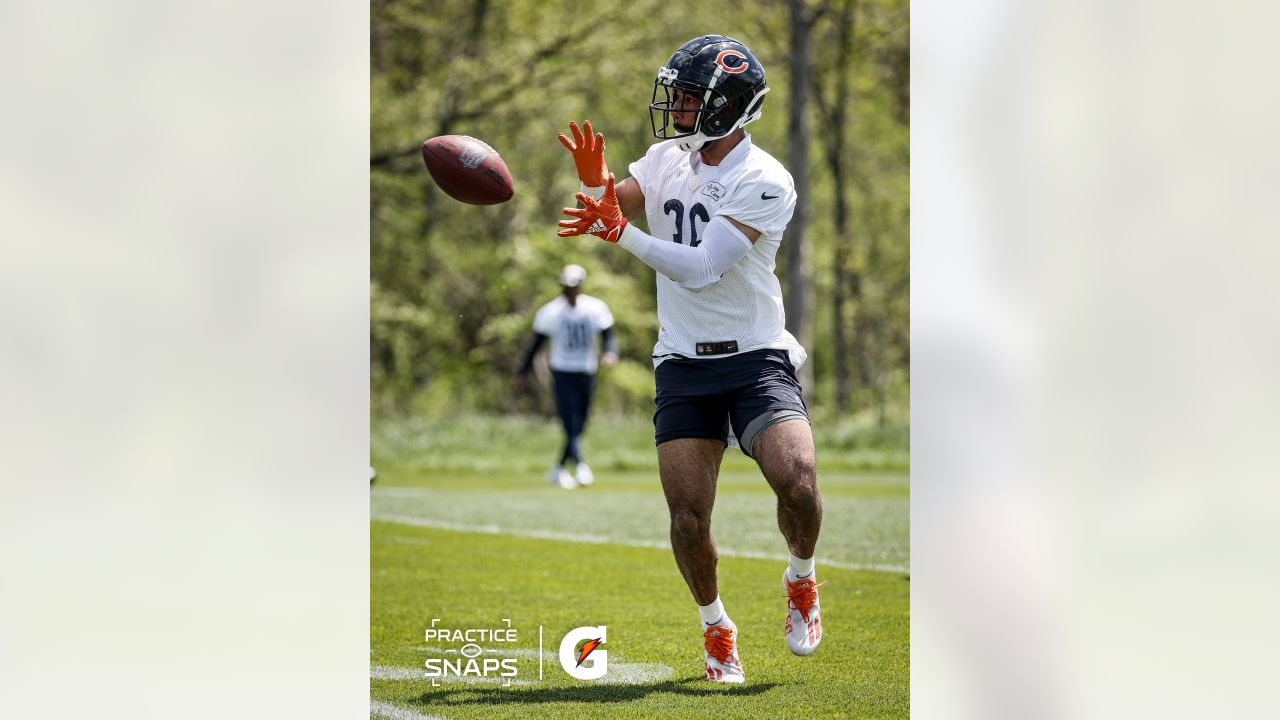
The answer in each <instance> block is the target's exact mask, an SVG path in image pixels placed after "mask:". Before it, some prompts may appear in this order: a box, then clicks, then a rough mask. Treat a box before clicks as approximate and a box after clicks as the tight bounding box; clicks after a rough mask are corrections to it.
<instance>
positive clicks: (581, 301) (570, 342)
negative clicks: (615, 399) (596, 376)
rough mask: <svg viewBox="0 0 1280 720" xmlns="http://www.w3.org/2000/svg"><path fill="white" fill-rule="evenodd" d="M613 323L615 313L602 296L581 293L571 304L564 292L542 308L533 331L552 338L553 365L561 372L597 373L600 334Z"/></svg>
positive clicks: (535, 320) (539, 310)
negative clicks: (575, 301)
mask: <svg viewBox="0 0 1280 720" xmlns="http://www.w3.org/2000/svg"><path fill="white" fill-rule="evenodd" d="M610 327H613V313H611V312H609V306H608V305H606V304H605V303H604V301H603V300H601V299H599V298H594V297H591V296H590V295H582V294H579V295H578V301H577V304H576V305H570V304H569V299H568V298H566V297H565V296H564V295H560V296H558V297H557V298H556V299H555V300H552V301H551V302H549V303H547V304H546V305H543V306H542V307H540V308H538V314H537V315H535V316H534V317H533V331H534V332H536V333H538V334H539V335H546V336H547V337H549V338H551V358H550V362H549V364H550V366H551V369H552V370H555V371H558V372H579V373H582V372H584V373H595V371H596V368H597V367H598V359H597V357H596V338H597V337H598V336H599V335H600V333H601V332H602V331H604V330H605V329H606V328H610Z"/></svg>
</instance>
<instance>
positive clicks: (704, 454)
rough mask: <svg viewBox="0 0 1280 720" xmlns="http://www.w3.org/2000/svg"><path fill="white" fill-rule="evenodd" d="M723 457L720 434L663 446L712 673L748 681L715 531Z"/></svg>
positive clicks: (669, 493)
mask: <svg viewBox="0 0 1280 720" xmlns="http://www.w3.org/2000/svg"><path fill="white" fill-rule="evenodd" d="M723 457H724V445H723V444H721V443H720V442H717V441H715V440H703V439H699V438H681V439H677V440H668V441H667V442H664V443H662V444H661V445H659V446H658V471H659V474H660V475H661V477H662V492H663V494H665V495H666V497H667V509H668V510H669V511H670V512H671V549H672V551H673V552H674V553H675V556H676V565H678V566H679V567H680V573H681V574H682V575H684V581H685V583H687V584H688V585H689V591H690V592H692V593H693V598H694V600H695V601H697V603H698V614H699V615H701V616H702V621H703V623H702V630H703V653H704V654H703V659H704V661H705V663H706V669H707V674H706V678H707V679H708V680H712V681H715V682H725V683H742V682H745V676H744V674H743V672H742V661H741V660H739V658H738V627H737V626H736V625H734V624H733V621H732V620H730V619H729V616H728V614H727V613H725V612H724V605H723V604H721V602H720V594H719V590H718V588H717V584H716V560H717V555H716V543H715V540H714V539H713V538H712V537H711V508H712V506H713V505H715V500H716V477H717V476H718V475H719V473H720V460H721V459H722V458H723Z"/></svg>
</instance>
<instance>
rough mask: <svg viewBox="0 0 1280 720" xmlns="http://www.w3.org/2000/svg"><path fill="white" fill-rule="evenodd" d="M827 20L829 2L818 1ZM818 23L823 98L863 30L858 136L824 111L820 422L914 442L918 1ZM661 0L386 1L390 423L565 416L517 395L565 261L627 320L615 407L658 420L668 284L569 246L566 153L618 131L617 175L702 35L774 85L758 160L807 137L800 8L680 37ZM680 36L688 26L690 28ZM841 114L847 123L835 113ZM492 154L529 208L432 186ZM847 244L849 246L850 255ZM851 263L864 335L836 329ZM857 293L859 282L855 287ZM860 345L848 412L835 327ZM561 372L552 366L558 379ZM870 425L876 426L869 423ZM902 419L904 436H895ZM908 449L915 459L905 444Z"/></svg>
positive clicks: (815, 148) (853, 327)
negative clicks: (446, 149) (457, 155)
mask: <svg viewBox="0 0 1280 720" xmlns="http://www.w3.org/2000/svg"><path fill="white" fill-rule="evenodd" d="M810 5H811V6H814V7H816V6H817V4H816V3H812V2H811V3H810ZM829 5H830V7H828V9H827V11H826V12H825V13H823V14H822V15H821V16H819V18H818V19H817V21H816V23H815V25H814V28H813V40H814V42H813V43H812V45H811V48H810V51H811V53H812V55H813V59H814V63H813V68H814V74H813V77H812V82H813V84H814V88H815V95H817V96H818V99H819V101H822V100H824V99H825V101H826V102H830V98H832V97H834V91H833V88H834V87H835V84H836V82H837V79H838V77H839V76H840V75H841V74H842V73H841V72H840V71H839V70H838V68H840V67H842V66H841V65H840V57H839V56H838V52H837V51H838V50H839V48H840V47H842V40H841V36H840V35H839V32H838V30H839V19H840V17H841V13H842V12H844V11H846V10H847V12H848V13H849V16H850V17H851V18H852V27H853V31H852V35H851V37H852V43H851V47H850V50H851V51H850V52H849V53H848V54H847V57H848V64H847V67H846V69H845V71H844V72H843V74H844V75H846V76H847V78H848V80H849V86H850V89H851V93H850V98H849V100H848V103H847V107H846V108H845V109H846V119H845V121H844V123H843V125H842V126H840V127H832V126H830V125H829V124H825V123H824V122H823V116H822V113H821V111H820V108H818V107H815V108H813V109H812V113H811V115H812V122H811V127H812V128H813V129H814V132H813V136H812V138H811V140H810V154H811V157H812V158H813V161H812V168H813V184H812V187H811V189H810V193H809V196H808V197H807V198H802V202H808V203H809V204H810V208H811V212H810V218H811V226H810V232H809V239H810V242H811V243H812V258H813V268H814V273H813V277H812V280H811V281H812V283H813V289H814V308H813V310H814V313H813V317H814V323H815V324H814V341H813V343H812V344H813V347H811V348H810V354H811V357H812V358H813V359H812V362H813V366H814V370H815V378H816V381H815V382H816V387H813V388H809V389H808V390H809V393H808V394H809V400H810V406H811V408H812V409H813V410H814V412H815V415H823V414H824V413H825V414H826V416H831V417H836V416H839V417H840V418H841V419H845V418H846V417H852V416H854V415H857V416H858V417H873V418H874V419H875V423H876V424H877V425H878V426H879V427H881V428H882V429H884V430H885V432H887V433H889V435H887V437H898V436H896V435H893V428H894V427H905V423H906V422H907V420H906V408H907V404H908V401H907V398H908V395H909V388H910V384H909V380H908V374H907V372H908V359H909V339H908V310H909V303H908V291H909V251H908V218H909V207H908V201H909V177H908V166H909V145H908V142H909V132H908V122H909V115H910V113H909V104H908V102H907V98H908V87H909V77H908V75H907V68H908V67H909V51H908V37H909V24H908V16H907V4H906V2H905V0H858V2H853V1H852V0H836V1H835V2H833V3H830V4H829ZM669 14H670V5H669V4H663V3H658V2H656V1H655V0H635V1H634V2H628V3H617V4H613V3H610V4H603V5H594V6H593V5H583V4H581V3H570V2H567V1H566V0H550V1H548V0H540V1H539V2H533V1H532V0H512V1H510V2H492V1H491V0H472V1H471V2H461V1H457V2H444V3H441V2H432V1H430V0H375V2H374V3H373V5H372V8H371V44H372V50H371V72H372V76H371V79H370V81H371V113H372V114H371V138H370V148H371V153H370V154H371V166H370V168H371V172H370V195H371V217H370V225H371V236H372V251H371V252H372V256H371V267H372V278H371V283H370V305H371V307H370V324H371V328H370V355H371V357H370V360H371V381H372V386H373V387H372V390H373V398H374V408H373V411H374V414H375V416H376V417H380V418H381V417H391V416H403V415H428V416H440V415H446V414H453V413H458V412H459V411H460V410H462V411H466V412H480V413H499V414H507V413H520V414H542V415H544V416H545V415H547V414H549V413H550V411H551V400H550V398H549V394H548V393H545V392H542V393H536V392H535V393H523V394H521V393H516V392H514V391H513V389H512V385H511V383H510V377H511V375H512V374H513V373H514V371H515V370H516V368H517V365H518V363H519V361H520V358H521V355H522V352H523V349H524V344H525V342H526V341H527V338H528V336H529V334H530V330H531V322H532V317H533V313H534V311H535V310H536V309H537V308H538V306H540V305H541V304H542V303H544V302H546V301H547V300H549V299H551V298H552V297H554V295H555V293H556V292H557V291H558V286H557V283H556V273H557V271H558V269H559V268H560V267H561V266H562V265H563V264H565V263H567V262H576V263H579V264H581V265H583V266H585V267H586V268H587V269H588V271H589V272H590V276H589V277H588V279H587V285H586V287H585V289H586V291H587V292H588V293H590V294H592V295H596V296H598V297H600V298H602V299H604V300H605V301H606V302H608V303H609V305H610V306H611V308H612V310H613V313H614V316H615V318H616V320H617V328H618V334H619V340H620V342H621V348H622V361H621V362H620V363H619V365H618V366H617V367H615V368H613V369H612V370H609V371H605V372H602V374H601V376H600V389H599V395H598V405H597V407H598V409H599V410H600V411H601V412H603V413H606V414H607V413H614V414H629V415H634V416H640V417H644V418H647V417H648V416H649V415H650V414H651V413H652V407H653V380H652V369H651V364H650V359H649V355H650V351H651V348H652V345H653V343H654V340H655V339H656V336H657V318H656V313H655V312H654V309H655V308H654V303H655V298H654V287H653V283H654V275H653V271H651V270H649V269H648V268H647V267H645V266H644V265H643V264H641V263H640V262H638V261H637V260H635V258H633V257H632V256H631V255H629V254H628V253H626V252H622V251H619V250H618V249H617V248H614V247H611V246H607V245H605V244H604V243H601V242H599V241H598V240H596V239H595V238H591V237H586V238H572V239H567V240H566V239H561V238H558V237H556V235H555V231H556V225H555V223H556V222H557V220H559V219H560V217H561V216H560V208H562V207H564V206H565V205H568V204H572V196H573V193H574V192H575V191H576V189H577V178H576V177H575V174H574V171H573V164H572V161H571V160H570V158H569V156H568V154H567V153H566V152H565V151H564V149H563V148H562V147H561V146H560V144H559V143H558V142H556V140H555V135H556V133H557V132H559V131H561V130H564V129H566V128H567V125H568V122H569V120H571V119H577V120H582V119H591V120H592V121H593V123H594V124H595V125H596V126H597V127H598V128H599V129H601V130H602V131H604V132H605V134H606V137H607V139H608V158H609V161H610V162H611V168H612V170H613V171H614V173H615V174H616V175H618V177H619V178H622V177H625V176H626V175H628V172H627V166H628V164H629V163H630V161H631V160H633V159H635V158H637V157H639V156H640V155H641V154H642V153H643V152H644V150H645V149H646V148H647V147H648V145H649V144H651V143H652V142H654V140H653V137H652V134H651V132H650V128H649V118H648V113H647V110H646V105H647V103H648V101H649V98H650V93H651V90H652V83H653V74H654V71H655V69H656V68H657V67H658V66H659V65H661V64H662V63H664V62H665V61H666V59H667V57H668V56H669V54H670V53H671V51H672V50H673V49H674V48H675V47H676V46H678V45H679V44H680V43H682V42H684V41H685V40H687V39H688V38H689V37H692V36H693V35H694V34H697V33H705V32H716V33H722V34H728V35H733V36H735V37H738V38H739V39H741V40H743V41H744V42H746V43H747V44H748V45H750V46H751V47H752V48H753V49H754V50H756V52H757V54H758V55H759V56H760V58H761V61H762V62H763V63H764V64H765V67H766V69H767V71H768V77H769V84H770V86H771V87H772V88H773V90H772V91H771V93H770V95H769V97H768V101H767V102H766V105H765V113H764V117H763V119H762V120H761V121H760V122H758V123H756V124H755V125H753V126H752V127H751V131H752V134H753V137H754V140H755V142H756V143H757V144H759V145H760V146H762V147H763V148H765V149H766V150H768V151H769V152H771V153H773V154H774V155H775V156H776V157H780V158H785V156H786V153H787V148H788V143H789V142H791V137H790V135H789V131H788V128H787V113H786V105H787V98H788V96H789V94H790V88H789V78H788V72H787V68H788V58H789V55H790V53H791V52H792V50H793V49H792V48H790V47H788V46H787V42H788V40H787V39H788V31H787V30H788V28H787V23H788V13H787V10H786V6H785V4H780V3H779V4H770V3H759V4H748V6H747V7H743V5H742V4H741V3H733V2H704V3H696V4H694V5H693V6H691V7H688V8H682V9H681V11H680V13H679V17H680V20H681V22H680V23H679V24H678V25H675V24H673V23H670V22H662V21H661V20H660V19H661V18H663V17H665V16H667V15H669ZM673 27H678V28H680V29H678V30H673ZM828 110H829V108H828ZM448 133H460V134H469V135H474V136H476V137H479V138H482V139H484V140H485V141H486V142H488V143H490V144H491V145H492V146H493V147H495V148H496V149H497V150H498V151H499V152H500V153H501V154H502V156H503V158H504V159H505V160H506V162H507V165H508V167H509V168H510V170H511V172H512V175H513V178H514V180H515V184H516V194H515V197H514V198H513V199H512V200H511V201H509V202H507V203H505V204H503V205H499V206H495V207H476V206H470V205H463V204H461V203H457V202H455V201H453V200H451V199H450V198H448V197H447V196H445V195H443V193H441V192H440V191H439V190H438V189H436V188H435V187H434V185H432V183H431V181H430V178H429V176H428V175H427V174H426V172H425V170H424V168H423V167H422V161H421V157H420V155H419V147H420V145H421V143H422V141H423V140H425V139H426V138H428V137H431V136H434V135H440V134H448ZM831 133H842V134H843V137H844V138H845V145H844V146H845V147H846V148H847V149H848V150H847V153H846V155H845V156H844V157H843V158H842V162H843V163H844V165H843V167H844V168H845V172H846V174H847V176H848V180H847V182H846V188H845V194H844V196H845V199H846V202H847V204H848V207H849V214H850V219H849V222H848V225H847V231H846V237H843V238H837V237H835V229H834V228H835V225H834V220H833V208H834V206H835V199H834V193H835V186H836V183H835V180H834V177H833V175H832V168H831V163H830V162H829V159H830V153H829V152H828V150H827V148H828V147H829V144H828V143H827V142H826V140H827V139H829V138H830V136H831ZM842 243H843V244H842ZM837 247H844V248H847V253H846V255H845V256H843V257H844V259H843V260H842V262H843V271H844V273H845V275H844V277H845V278H846V279H845V281H844V284H845V285H846V287H845V288H844V290H845V292H844V295H843V297H845V298H846V299H845V300H844V302H845V306H846V310H845V313H846V316H845V317H846V321H845V325H844V326H843V327H840V328H837V327H836V326H835V318H834V316H833V308H834V302H835V297H836V295H837V293H836V287H835V283H836V282H837V281H836V279H835V278H836V272H835V271H836V263H837V251H836V249H837ZM855 285H856V287H855ZM838 332H839V333H844V334H846V335H847V336H848V338H849V340H850V345H849V347H850V351H849V353H850V355H851V357H850V358H849V359H850V361H851V364H850V365H849V366H848V369H847V370H846V373H847V374H848V375H849V376H850V377H851V379H852V381H853V385H854V388H853V395H852V398H851V400H852V403H851V406H850V407H849V408H844V409H841V408H837V407H836V406H835V404H834V395H835V386H836V378H835V373H836V366H837V363H836V358H835V355H834V354H835V342H834V337H835V335H836V333H838ZM543 372H545V371H544V370H543ZM867 411H869V413H870V414H869V415H868V414H867ZM895 423H897V424H895ZM901 440H902V442H901V444H900V445H898V446H897V448H896V451H897V452H899V453H901V452H904V451H905V447H906V445H905V437H903V438H902V439H901Z"/></svg>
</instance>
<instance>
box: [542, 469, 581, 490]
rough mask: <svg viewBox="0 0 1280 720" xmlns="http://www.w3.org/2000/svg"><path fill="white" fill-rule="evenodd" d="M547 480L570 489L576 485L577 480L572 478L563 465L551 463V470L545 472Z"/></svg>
mask: <svg viewBox="0 0 1280 720" xmlns="http://www.w3.org/2000/svg"><path fill="white" fill-rule="evenodd" d="M547 482H549V483H551V484H552V485H559V486H560V487H562V488H564V489H565V490H572V489H574V488H576V487H578V482H577V481H576V480H574V479H573V476H572V475H570V474H569V471H568V470H565V469H564V466H563V465H552V466H551V470H550V471H548V472H547Z"/></svg>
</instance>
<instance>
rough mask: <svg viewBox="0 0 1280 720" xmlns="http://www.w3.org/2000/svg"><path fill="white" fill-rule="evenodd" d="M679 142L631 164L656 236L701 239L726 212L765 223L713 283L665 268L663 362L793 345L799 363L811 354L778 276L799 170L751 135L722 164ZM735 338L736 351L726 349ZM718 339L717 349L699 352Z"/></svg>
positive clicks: (751, 223)
mask: <svg viewBox="0 0 1280 720" xmlns="http://www.w3.org/2000/svg"><path fill="white" fill-rule="evenodd" d="M679 142H680V141H679V140H668V141H665V142H660V143H657V144H655V145H653V146H651V147H650V148H649V151H648V152H647V153H645V156H644V157H643V158H640V159H639V160H637V161H635V162H633V163H631V168H630V170H631V177H633V178H635V179H636V182H638V183H639V184H640V189H641V191H642V192H643V193H644V202H645V212H646V214H647V216H648V220H649V234H650V235H652V236H653V237H655V238H657V239H658V240H668V241H672V242H678V243H684V244H687V245H692V246H694V247H696V246H697V245H698V244H699V243H700V242H701V239H702V238H701V233H702V232H703V230H704V229H705V228H706V227H707V223H709V222H711V219H712V218H714V217H715V216H717V215H724V216H726V217H730V218H733V219H734V220H737V221H738V222H740V223H742V224H743V225H746V226H748V227H751V228H754V229H756V230H759V231H760V237H759V239H757V240H756V243H755V245H754V246H753V247H752V248H751V251H750V252H748V253H747V255H746V256H745V257H743V258H742V259H741V260H739V261H738V262H737V263H735V264H734V265H733V266H732V267H730V268H729V269H728V270H726V271H725V273H724V274H723V275H721V276H720V279H719V280H718V281H716V282H714V283H712V284H710V285H708V286H706V287H704V288H701V289H698V290H689V289H687V288H685V287H682V286H680V285H679V284H677V283H676V282H675V281H673V280H671V279H670V278H668V277H666V276H665V275H663V274H662V273H658V323H659V329H658V343H657V345H655V346H654V349H653V364H654V366H655V367H657V366H658V365H659V364H660V363H662V361H663V360H666V359H667V358H669V357H674V356H679V357H686V358H694V359H704V358H705V359H715V358H722V357H731V356H732V355H735V354H738V353H744V352H750V351H752V350H759V349H761V348H777V349H780V350H785V351H787V354H788V356H789V357H790V359H791V363H792V365H794V366H795V367H797V368H799V367H800V365H801V364H803V363H804V361H805V358H806V354H805V351H804V348H802V347H800V343H798V342H796V339H795V337H793V336H792V335H791V333H789V332H787V329H786V315H785V313H784V312H783V309H782V286H781V285H779V284H778V278H777V276H775V275H774V274H773V270H774V258H775V256H776V255H777V254H778V247H779V245H780V244H781V243H782V232H783V230H785V229H786V227H787V223H788V222H790V221H791V215H792V213H793V212H794V211H795V207H796V191H795V187H794V185H793V183H792V181H791V173H789V172H787V169H786V168H784V167H783V166H782V164H781V163H779V162H778V161H777V160H775V159H773V156H771V155H769V153H767V152H765V151H764V150H761V149H760V148H757V147H756V146H754V145H753V144H752V143H751V135H749V134H748V135H747V136H746V137H745V138H743V139H742V141H740V142H739V143H738V144H737V145H736V146H735V147H734V148H733V150H731V151H730V152H729V154H728V155H727V156H725V158H724V159H723V160H722V161H721V162H720V164H719V165H714V166H711V165H705V164H703V162H702V159H701V157H700V156H699V155H698V153H696V152H692V153H691V152H685V151H683V150H681V149H680V148H679V147H678V144H679ZM730 342H732V343H736V347H737V351H736V352H724V351H723V350H724V348H726V347H732V346H731V345H728V343H730ZM711 343H718V345H717V346H716V350H717V352H716V353H715V354H714V355H707V354H706V353H705V352H704V354H703V355H702V356H699V354H698V352H697V350H698V346H699V345H702V346H703V347H704V348H705V347H706V346H707V345H708V344H711Z"/></svg>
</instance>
